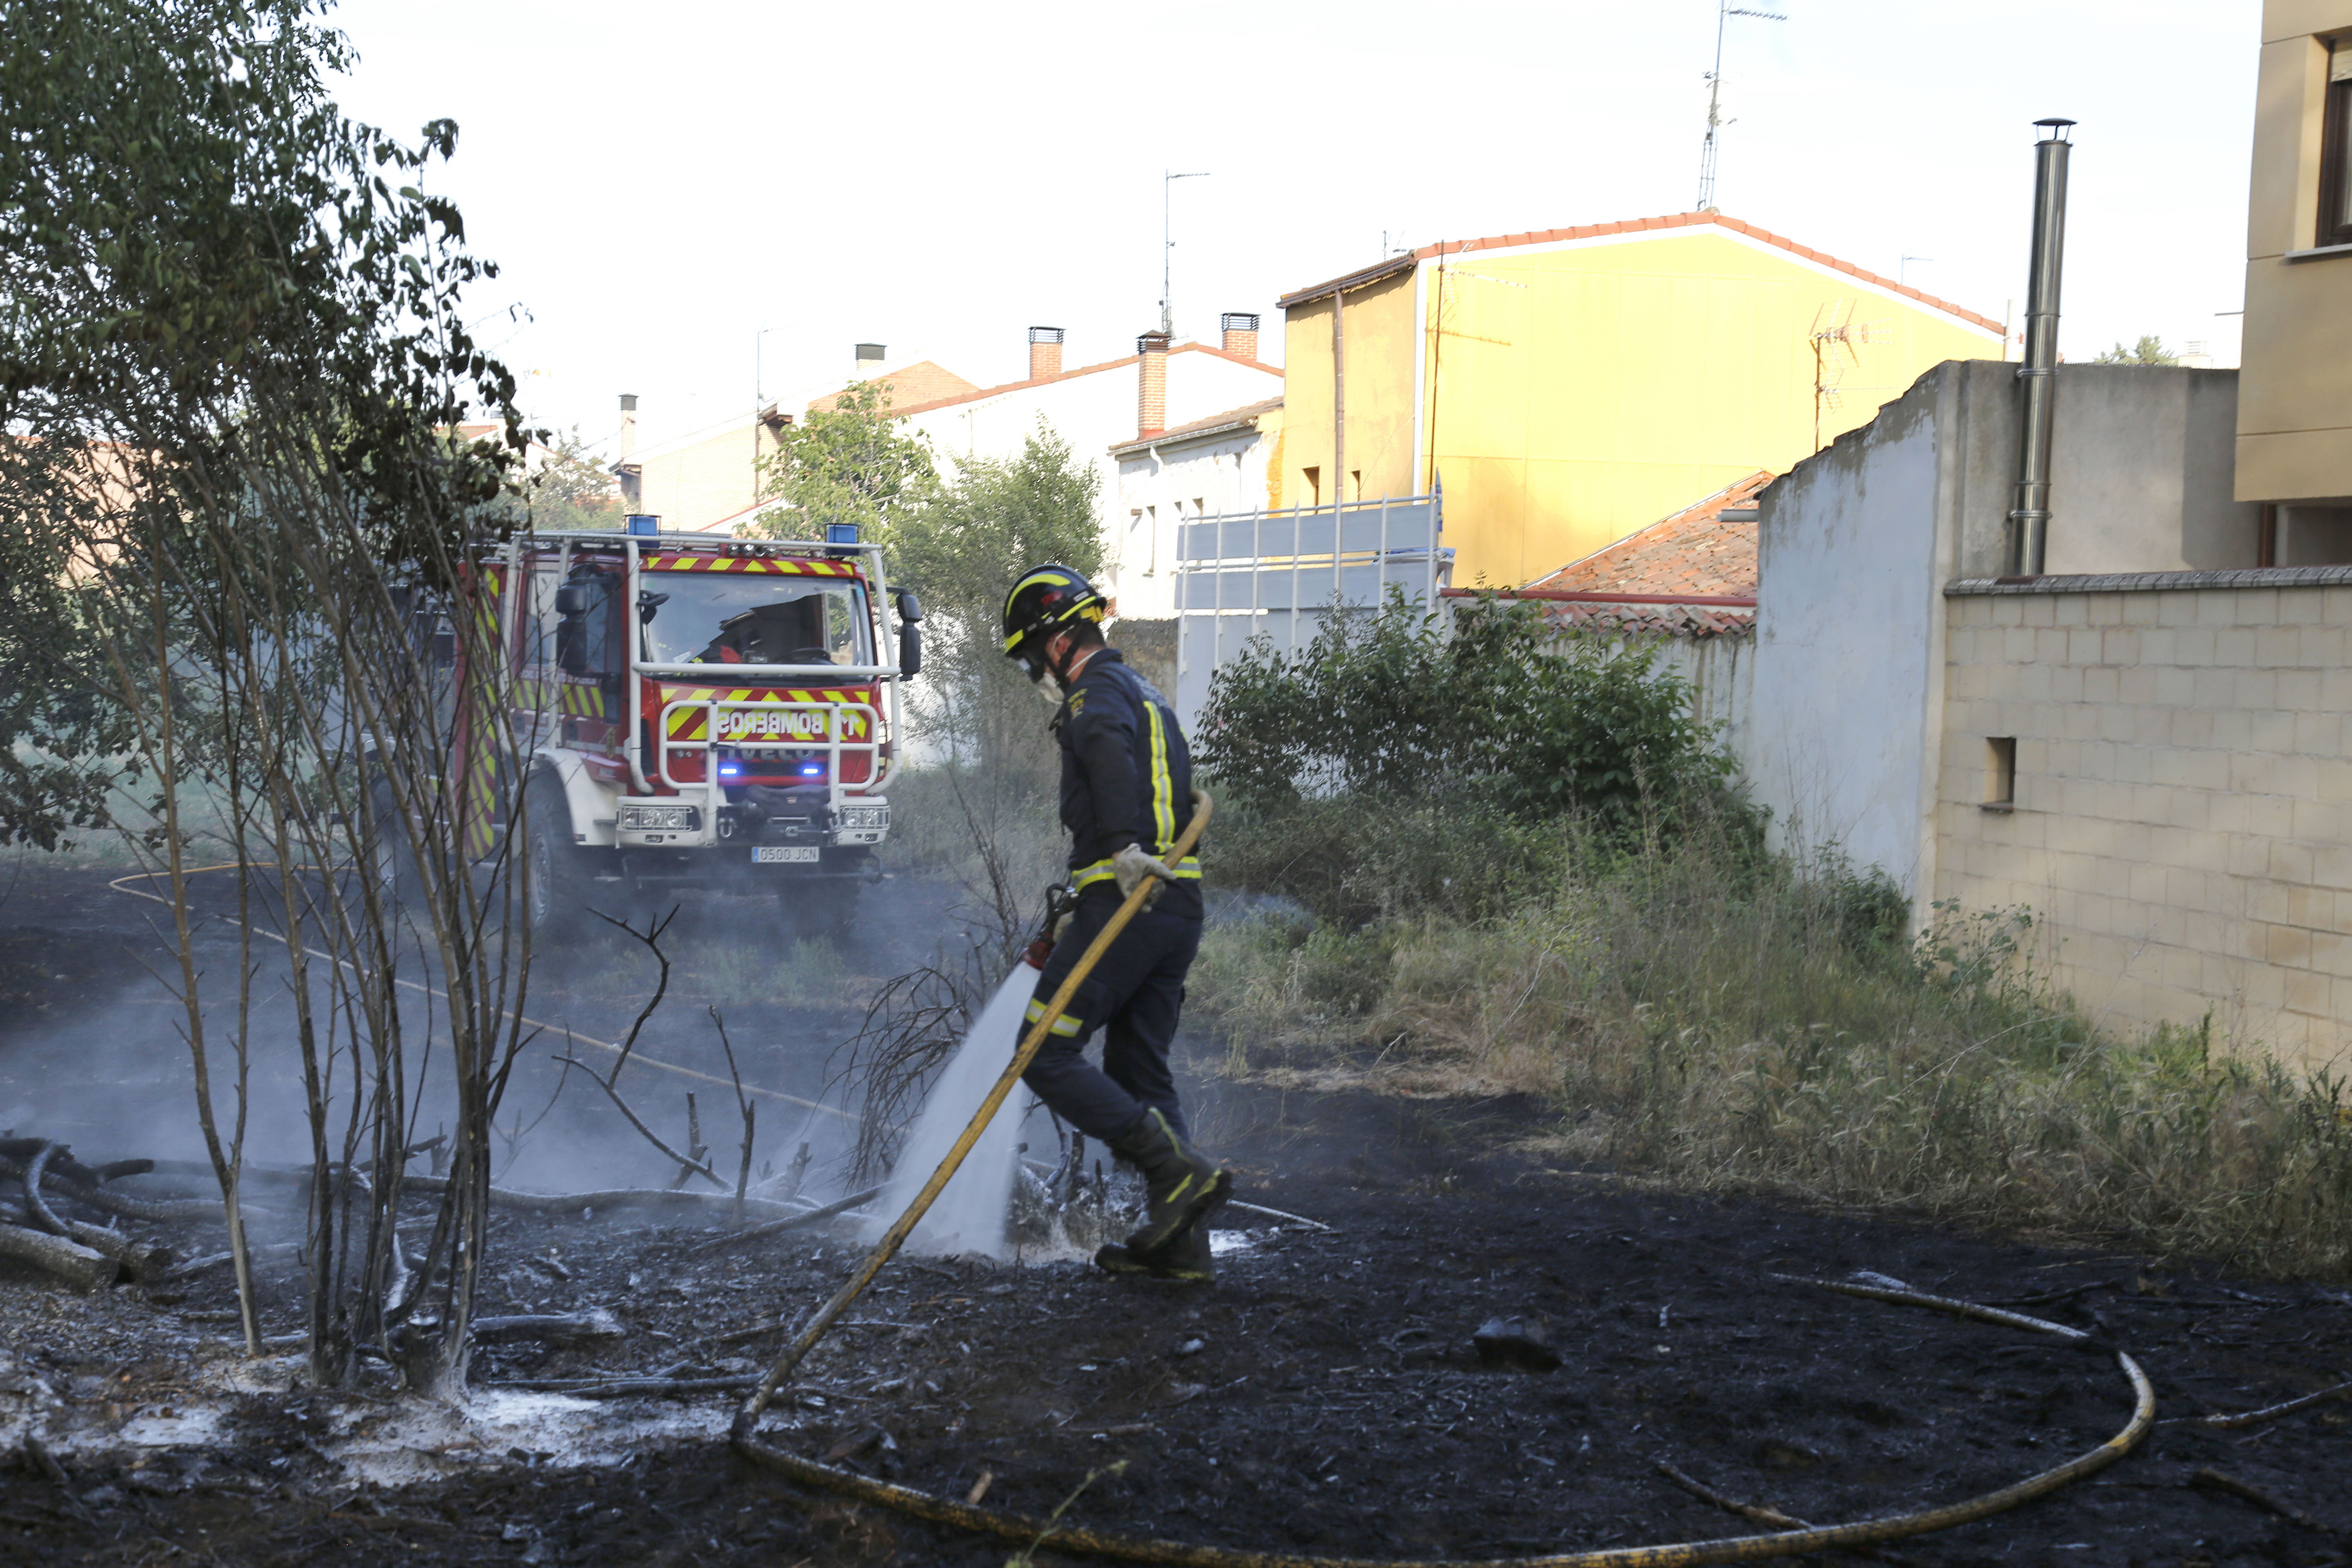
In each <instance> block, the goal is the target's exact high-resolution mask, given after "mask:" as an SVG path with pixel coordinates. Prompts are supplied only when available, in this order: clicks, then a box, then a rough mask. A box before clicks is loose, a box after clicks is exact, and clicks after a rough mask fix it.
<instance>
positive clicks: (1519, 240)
mask: <svg viewBox="0 0 2352 1568" xmlns="http://www.w3.org/2000/svg"><path fill="white" fill-rule="evenodd" d="M1707 224H1713V225H1715V226H1717V227H1719V228H1727V229H1730V230H1731V231H1732V232H1734V233H1735V234H1744V235H1746V236H1747V237H1748V238H1750V239H1760V240H1762V241H1763V242H1764V243H1765V244H1767V245H1772V246H1778V247H1780V248H1781V249H1782V250H1785V251H1788V252H1790V254H1791V255H1795V256H1801V257H1803V258H1805V259H1806V260H1808V261H1811V262H1812V263H1814V264H1815V265H1817V266H1821V267H1826V268H1830V269H1831V270H1832V271H1833V272H1843V273H1845V274H1847V275H1848V276H1849V277H1853V278H1857V279H1861V280H1862V281H1863V282H1864V283H1868V284H1870V285H1871V286H1873V287H1874V288H1878V289H1886V290H1888V291H1889V292H1891V293H1895V294H1900V295H1902V296H1903V297H1904V298H1905V299H1907V300H1918V301H1919V303H1921V304H1922V305H1925V306H1927V308H1928V309H1930V310H1941V311H1943V312H1945V313H1946V314H1947V315H1952V316H1958V318H1959V319H1960V320H1961V321H1966V322H1968V323H1969V324H1970V325H1971V326H1978V327H1982V328H1983V329H1984V330H1985V331H1989V332H1999V331H2002V327H2001V324H2000V322H1999V321H1994V320H1993V319H1992V318H1991V317H1990V316H1980V315H1979V314H1977V312H1975V311H1974V310H1969V309H1967V308H1966V307H1964V306H1960V305H1955V304H1953V303H1952V302H1951V301H1950V300H1939V299H1937V297H1936V296H1935V295H1933V294H1929V293H1926V292H1924V291H1922V290H1920V289H1914V288H1912V287H1911V286H1910V285H1909V284H1907V283H1899V282H1897V281H1895V279H1892V278H1882V277H1880V276H1879V275H1878V274H1877V273H1875V272H1872V271H1870V270H1868V269H1867V268H1861V267H1856V266H1855V265H1854V264H1853V262H1851V261H1840V260H1839V259H1838V258H1836V257H1834V256H1832V255H1830V254H1829V253H1828V252H1826V251H1821V250H1815V249H1814V248H1813V247H1811V246H1810V245H1799V244H1798V243H1797V242H1796V241H1795V240H1793V239H1790V238H1788V237H1786V236H1783V235H1778V234H1774V233H1773V232H1772V231H1771V230H1770V229H1767V228H1759V227H1757V226H1755V225H1754V224H1752V223H1742V222H1741V221H1740V220H1739V219H1738V218H1736V217H1726V216H1723V215H1722V214H1721V213H1670V214H1668V215H1666V216H1664V217H1637V218H1629V219H1627V220H1625V221H1624V222H1622V223H1588V224H1580V225H1578V226H1575V227H1572V228H1538V229H1529V230H1528V231H1526V232H1524V233H1521V234H1490V235H1488V236H1486V237H1485V238H1484V239H1457V240H1447V241H1444V242H1443V243H1441V244H1438V245H1424V246H1423V247H1421V248H1420V249H1419V250H1416V251H1414V252H1413V253H1412V258H1413V259H1414V260H1416V261H1435V260H1444V259H1451V258H1454V257H1456V256H1460V255H1462V254H1464V253H1465V252H1466V251H1473V250H1505V249H1508V248H1510V247H1514V246H1521V245H1557V244H1560V243H1562V242H1564V241H1567V240H1572V239H1605V238H1608V237H1610V236H1612V235H1621V234H1647V233H1652V232H1654V231H1656V230H1659V229H1668V228H1696V227H1700V226H1705V225H1707ZM1399 260H1400V261H1401V260H1402V258H1399ZM1391 265H1392V264H1391V263H1389V262H1382V263H1381V265H1380V266H1378V267H1373V268H1364V269H1362V270H1361V271H1359V272H1351V273H1349V274H1347V275H1346V276H1344V277H1340V278H1335V279H1331V280H1330V281H1328V282H1325V283H1318V284H1316V285H1314V286H1313V287H1311V288H1307V289H1297V290H1296V291H1294V292H1292V293H1289V294H1286V295H1285V296H1283V298H1282V300H1280V303H1281V304H1282V305H1284V306H1289V305H1292V304H1297V303H1304V302H1307V301H1309V300H1315V299H1317V298H1318V297H1320V296H1324V295H1328V294H1329V293H1330V292H1331V291H1332V290H1333V289H1339V288H1347V289H1358V288H1361V287H1363V286H1364V285H1365V284H1367V283H1370V282H1374V281H1377V280H1378V279H1381V278H1384V277H1386V276H1387V275H1388V273H1387V268H1389V267H1390V266H1391Z"/></svg>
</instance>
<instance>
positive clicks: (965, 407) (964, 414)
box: [906, 345, 1282, 615]
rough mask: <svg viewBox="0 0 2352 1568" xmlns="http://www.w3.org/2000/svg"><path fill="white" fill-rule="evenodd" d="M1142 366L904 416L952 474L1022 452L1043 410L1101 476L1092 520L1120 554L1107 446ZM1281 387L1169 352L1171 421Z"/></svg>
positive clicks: (1126, 424)
mask: <svg viewBox="0 0 2352 1568" xmlns="http://www.w3.org/2000/svg"><path fill="white" fill-rule="evenodd" d="M1139 368H1140V367H1139V366H1136V365H1123V366H1121V367H1119V368H1118V369H1117V370H1106V371H1100V372H1097V374H1093V375H1077V376H1071V377H1068V378H1067V379H1066V380H1062V381H1055V382H1048V383H1046V384H1044V385H1042V386H1024V387H1020V388H1017V389H1015V390H1013V391H1010V392H1003V393H999V394H998V395H995V396H992V397H982V398H975V399H972V400H971V401H969V402H964V403H958V404H951V405H949V406H947V407H944V408H935V409H932V410H930V411H929V412H928V413H922V414H913V415H909V416H907V420H906V424H907V426H908V428H910V429H912V430H915V431H919V432H920V433H921V434H923V435H925V436H927V437H929V438H930V443H931V450H932V452H933V453H934V455H936V456H937V458H939V459H940V468H941V471H942V472H944V473H949V474H952V473H953V471H954V467H955V465H956V464H958V463H961V462H964V461H967V460H969V459H971V458H995V459H998V460H1003V459H1007V458H1015V457H1018V456H1020V453H1021V447H1022V443H1023V442H1024V441H1025V440H1027V439H1028V437H1030V436H1031V435H1032V434H1034V432H1035V431H1036V428H1037V421H1038V419H1039V417H1040V416H1043V417H1044V419H1045V422H1046V424H1047V425H1049V426H1052V427H1053V430H1054V432H1055V434H1056V435H1058V436H1059V437H1061V438H1062V439H1063V440H1065V441H1067V442H1068V443H1069V444H1070V450H1071V453H1072V454H1073V455H1074V456H1075V457H1076V458H1078V459H1079V460H1080V461H1082V462H1086V463H1089V464H1091V465H1092V466H1093V468H1094V469H1095V474H1096V478H1097V480H1098V481H1099V485H1098V488H1097V492H1096V499H1095V521H1096V523H1097V526H1099V527H1101V528H1102V529H1103V531H1104V536H1103V544H1104V556H1105V558H1106V559H1107V560H1115V559H1117V558H1118V549H1119V547H1120V544H1121V540H1120V538H1119V534H1120V532H1121V531H1124V529H1125V526H1126V521H1127V512H1126V509H1124V508H1118V509H1117V510H1116V511H1114V508H1115V506H1116V504H1117V501H1118V493H1119V476H1118V458H1113V457H1112V456H1111V455H1110V448H1111V447H1112V445H1113V444H1114V443H1117V442H1122V441H1131V440H1133V439H1134V438H1135V433H1136V432H1135V413H1136V401H1137V392H1138V385H1137V382H1138V373H1139ZM1280 395H1282V373H1281V372H1280V371H1278V370H1272V369H1257V368H1253V367H1251V366H1249V365H1245V364H1238V363H1234V361H1232V360H1228V359H1223V358H1221V357H1219V356H1218V355H1216V354H1213V353H1194V352H1186V351H1185V350H1184V349H1183V348H1182V347H1181V345H1180V346H1179V348H1178V350H1177V352H1175V353H1171V354H1170V355H1169V356H1168V423H1169V424H1170V425H1171V426H1177V425H1189V424H1191V423H1192V421H1193V420H1196V419H1206V418H1207V417H1208V416H1210V415H1212V414H1223V413H1224V412H1225V411H1226V410H1228V409H1233V408H1241V407H1244V406H1246V405H1249V404H1253V403H1263V402H1265V400H1266V399H1267V398H1269V397H1278V396H1280ZM1114 525H1116V526H1114ZM1172 603H1173V602H1172V600H1171V608H1170V609H1168V610H1166V611H1160V612H1155V613H1159V614H1168V615H1172V614H1174V613H1175V612H1174V610H1173V608H1172ZM1135 613H1138V612H1134V611H1129V614H1135Z"/></svg>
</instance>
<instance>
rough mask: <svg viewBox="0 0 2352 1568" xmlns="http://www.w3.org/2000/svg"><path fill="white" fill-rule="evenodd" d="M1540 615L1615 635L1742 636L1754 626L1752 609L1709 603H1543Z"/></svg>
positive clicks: (1696, 637) (1591, 630) (1587, 629)
mask: <svg viewBox="0 0 2352 1568" xmlns="http://www.w3.org/2000/svg"><path fill="white" fill-rule="evenodd" d="M1543 614H1544V618H1545V619H1546V620H1549V621H1552V622H1555V623H1557V624H1559V625H1561V626H1574V627H1576V628H1578V629H1579V630H1580V631H1588V632H1606V633H1609V634H1611V635H1612V636H1615V637H1692V638H1695V639H1702V640H1703V639H1705V638H1707V637H1746V636H1747V635H1748V633H1750V632H1752V631H1754V630H1755V629H1756V612H1755V611H1754V610H1738V609H1724V608H1720V607H1718V606H1716V605H1627V604H1612V603H1606V602H1571V603H1568V604H1559V603H1549V602H1547V603H1546V604H1545V605H1544V606H1543Z"/></svg>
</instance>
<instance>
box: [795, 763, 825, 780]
mask: <svg viewBox="0 0 2352 1568" xmlns="http://www.w3.org/2000/svg"><path fill="white" fill-rule="evenodd" d="M823 773H824V763H802V764H801V776H802V777H803V778H811V779H813V778H816V777H818V776H820V775H821V774H823Z"/></svg>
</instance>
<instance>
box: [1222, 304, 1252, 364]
mask: <svg viewBox="0 0 2352 1568" xmlns="http://www.w3.org/2000/svg"><path fill="white" fill-rule="evenodd" d="M1217 325H1219V326H1220V327H1223V329H1224V332H1225V343H1224V348H1225V352H1226V353H1229V354H1239V355H1241V356H1242V358H1244V359H1255V358H1257V317H1256V316H1255V315H1253V314H1251V313H1250V312H1249V311H1246V310H1227V311H1226V312H1225V313H1224V314H1223V316H1220V317H1219V318H1217Z"/></svg>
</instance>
